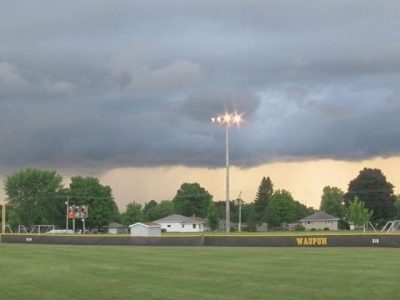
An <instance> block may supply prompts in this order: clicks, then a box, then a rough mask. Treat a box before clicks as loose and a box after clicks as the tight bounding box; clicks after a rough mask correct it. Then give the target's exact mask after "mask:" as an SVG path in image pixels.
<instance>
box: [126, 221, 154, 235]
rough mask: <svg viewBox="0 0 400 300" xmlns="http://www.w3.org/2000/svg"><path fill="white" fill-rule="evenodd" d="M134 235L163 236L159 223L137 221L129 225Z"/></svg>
mask: <svg viewBox="0 0 400 300" xmlns="http://www.w3.org/2000/svg"><path fill="white" fill-rule="evenodd" d="M129 229H130V232H131V235H132V236H161V226H160V224H157V223H153V222H151V223H140V222H138V223H135V224H132V225H129Z"/></svg>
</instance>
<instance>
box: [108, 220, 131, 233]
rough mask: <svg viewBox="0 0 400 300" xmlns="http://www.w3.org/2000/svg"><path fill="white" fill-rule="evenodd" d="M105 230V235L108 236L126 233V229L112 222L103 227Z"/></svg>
mask: <svg viewBox="0 0 400 300" xmlns="http://www.w3.org/2000/svg"><path fill="white" fill-rule="evenodd" d="M104 228H105V229H106V231H107V233H110V234H121V233H128V227H127V226H125V225H122V224H119V223H116V222H112V223H110V224H108V225H107V226H104Z"/></svg>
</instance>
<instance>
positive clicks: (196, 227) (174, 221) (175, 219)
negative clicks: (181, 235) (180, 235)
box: [153, 214, 207, 232]
mask: <svg viewBox="0 0 400 300" xmlns="http://www.w3.org/2000/svg"><path fill="white" fill-rule="evenodd" d="M153 223H157V224H160V225H161V229H164V230H165V231H166V232H203V231H205V230H207V220H206V219H202V218H198V217H191V218H189V217H185V216H182V215H177V214H174V215H170V216H167V217H165V218H162V219H159V220H155V221H153Z"/></svg>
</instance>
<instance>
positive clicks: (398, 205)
mask: <svg viewBox="0 0 400 300" xmlns="http://www.w3.org/2000/svg"><path fill="white" fill-rule="evenodd" d="M396 198H397V199H396V202H395V204H394V206H395V207H396V220H400V195H397V197H396Z"/></svg>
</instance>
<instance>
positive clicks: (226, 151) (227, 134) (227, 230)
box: [225, 123, 231, 233]
mask: <svg viewBox="0 0 400 300" xmlns="http://www.w3.org/2000/svg"><path fill="white" fill-rule="evenodd" d="M225 158H226V220H225V224H226V233H229V231H230V227H231V226H230V212H229V208H230V201H229V123H228V124H226V136H225Z"/></svg>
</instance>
